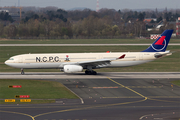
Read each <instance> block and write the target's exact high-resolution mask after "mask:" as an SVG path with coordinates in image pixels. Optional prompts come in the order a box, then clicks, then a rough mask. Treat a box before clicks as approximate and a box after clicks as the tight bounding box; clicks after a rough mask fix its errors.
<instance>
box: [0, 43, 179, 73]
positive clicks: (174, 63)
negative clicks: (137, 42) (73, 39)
mask: <svg viewBox="0 0 180 120" xmlns="http://www.w3.org/2000/svg"><path fill="white" fill-rule="evenodd" d="M147 47H148V46H101V47H98V46H80V47H78V46H73V47H66V46H62V47H50V46H49V47H30V46H29V47H23V46H22V47H17V46H14V47H0V72H20V70H19V69H16V68H12V67H9V66H6V65H5V64H4V61H5V60H7V59H9V57H11V56H14V55H18V54H25V53H86V52H87V53H89V52H106V51H112V52H128V51H131V52H138V51H142V50H144V49H146V48H147ZM167 49H168V50H171V51H176V52H175V53H173V55H171V56H168V57H165V58H161V59H158V60H155V61H153V62H149V63H146V64H142V65H138V66H131V67H125V68H103V69H98V70H97V71H98V72H180V53H179V50H180V46H168V48H167ZM25 72H60V70H58V69H29V70H25Z"/></svg>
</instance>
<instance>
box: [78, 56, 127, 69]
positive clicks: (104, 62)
mask: <svg viewBox="0 0 180 120" xmlns="http://www.w3.org/2000/svg"><path fill="white" fill-rule="evenodd" d="M125 56H126V55H125V54H123V55H122V56H120V57H118V58H113V59H98V60H92V61H82V62H78V63H76V64H77V65H81V66H99V67H103V66H107V65H110V63H111V61H114V60H118V59H123V58H124V57H125Z"/></svg>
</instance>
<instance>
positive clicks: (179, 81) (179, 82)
mask: <svg viewBox="0 0 180 120" xmlns="http://www.w3.org/2000/svg"><path fill="white" fill-rule="evenodd" d="M171 83H172V84H175V85H177V86H180V80H175V81H171Z"/></svg>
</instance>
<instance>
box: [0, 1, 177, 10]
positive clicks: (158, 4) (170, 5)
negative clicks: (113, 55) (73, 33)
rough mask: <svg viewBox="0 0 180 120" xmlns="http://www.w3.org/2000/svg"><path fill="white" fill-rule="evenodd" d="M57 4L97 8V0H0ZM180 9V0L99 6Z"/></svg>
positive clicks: (13, 3) (2, 3)
mask: <svg viewBox="0 0 180 120" xmlns="http://www.w3.org/2000/svg"><path fill="white" fill-rule="evenodd" d="M18 1H20V6H36V7H47V6H55V7H58V8H62V9H65V10H69V9H72V8H78V7H85V8H90V9H92V10H96V3H97V0H0V6H1V7H4V6H18ZM166 7H167V8H168V9H180V0H99V8H100V9H101V8H109V9H116V10H119V9H155V8H158V9H162V8H166Z"/></svg>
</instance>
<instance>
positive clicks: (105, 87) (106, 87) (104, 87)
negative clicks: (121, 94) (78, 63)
mask: <svg viewBox="0 0 180 120" xmlns="http://www.w3.org/2000/svg"><path fill="white" fill-rule="evenodd" d="M124 87H128V88H162V86H124ZM124 87H122V86H103V87H89V88H93V89H111V88H124Z"/></svg>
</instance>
